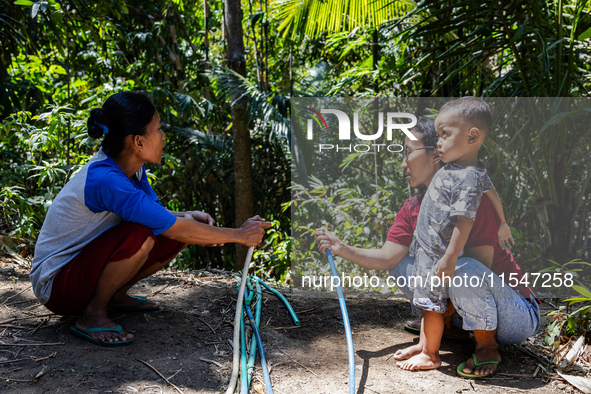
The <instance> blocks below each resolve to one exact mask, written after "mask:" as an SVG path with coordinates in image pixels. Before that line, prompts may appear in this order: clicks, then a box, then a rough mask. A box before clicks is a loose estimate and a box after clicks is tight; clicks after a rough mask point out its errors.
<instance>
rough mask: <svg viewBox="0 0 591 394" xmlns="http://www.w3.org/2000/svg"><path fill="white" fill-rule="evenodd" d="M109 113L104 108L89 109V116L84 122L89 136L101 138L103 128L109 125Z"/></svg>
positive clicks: (103, 132)
mask: <svg viewBox="0 0 591 394" xmlns="http://www.w3.org/2000/svg"><path fill="white" fill-rule="evenodd" d="M109 123H110V122H109V114H108V113H107V111H105V109H104V108H94V109H92V110H90V117H89V118H88V121H87V122H86V126H87V127H88V135H89V136H90V138H101V137H102V136H103V135H104V134H105V128H108V127H109Z"/></svg>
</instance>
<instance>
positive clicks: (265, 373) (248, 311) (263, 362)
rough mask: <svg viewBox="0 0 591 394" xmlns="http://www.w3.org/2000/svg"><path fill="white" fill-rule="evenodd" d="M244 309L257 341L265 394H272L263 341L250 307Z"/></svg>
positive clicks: (246, 306)
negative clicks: (265, 387) (265, 389)
mask: <svg viewBox="0 0 591 394" xmlns="http://www.w3.org/2000/svg"><path fill="white" fill-rule="evenodd" d="M244 307H245V308H246V314H247V315H248V319H249V320H250V324H251V326H252V331H253V332H254V335H255V337H256V340H257V345H258V347H259V353H260V357H261V366H262V367H263V376H264V377H265V385H266V386H267V394H273V388H272V387H271V378H270V376H269V369H268V368H267V359H266V358H265V349H264V348H263V341H262V340H261V335H260V334H259V329H258V327H257V325H256V323H255V319H254V316H253V315H252V310H251V309H250V305H248V304H245V305H244Z"/></svg>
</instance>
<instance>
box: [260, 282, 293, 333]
mask: <svg viewBox="0 0 591 394" xmlns="http://www.w3.org/2000/svg"><path fill="white" fill-rule="evenodd" d="M250 277H251V278H254V279H255V281H257V283H260V284H262V285H263V286H265V289H267V290H269V291H270V292H271V293H273V294H275V295H276V296H277V297H279V299H280V300H281V301H283V304H284V305H285V307H286V308H287V311H288V312H289V315H290V316H291V319H292V320H293V324H295V325H296V326H299V325H300V319H298V317H297V315H296V313H295V311H294V310H293V308H292V306H291V304H290V303H289V301H287V299H286V298H285V297H284V296H283V294H281V293H280V292H278V291H277V290H275V289H274V288H272V287H271V286H269V285H268V284H266V283H265V282H263V280H262V279H261V278H259V277H258V276H254V275H251V276H250Z"/></svg>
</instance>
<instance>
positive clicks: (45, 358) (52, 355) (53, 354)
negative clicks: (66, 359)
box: [35, 352, 57, 363]
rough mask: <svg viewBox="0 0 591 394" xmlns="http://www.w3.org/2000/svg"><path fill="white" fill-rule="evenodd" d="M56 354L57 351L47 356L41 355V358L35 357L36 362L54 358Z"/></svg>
mask: <svg viewBox="0 0 591 394" xmlns="http://www.w3.org/2000/svg"><path fill="white" fill-rule="evenodd" d="M55 356H57V352H53V353H51V354H50V355H49V356H45V357H41V358H36V359H35V362H36V363H38V362H39V361H43V360H48V359H50V358H54V357H55Z"/></svg>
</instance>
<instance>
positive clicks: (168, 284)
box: [150, 283, 170, 297]
mask: <svg viewBox="0 0 591 394" xmlns="http://www.w3.org/2000/svg"><path fill="white" fill-rule="evenodd" d="M168 286H170V283H167V284H165V285H164V286H162V287H161V288H159V289H157V290H154V291H153V292H152V294H150V297H151V296H153V295H154V294H158V293H160V292H161V291H162V290H164V289H166V288H167V287H168Z"/></svg>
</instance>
